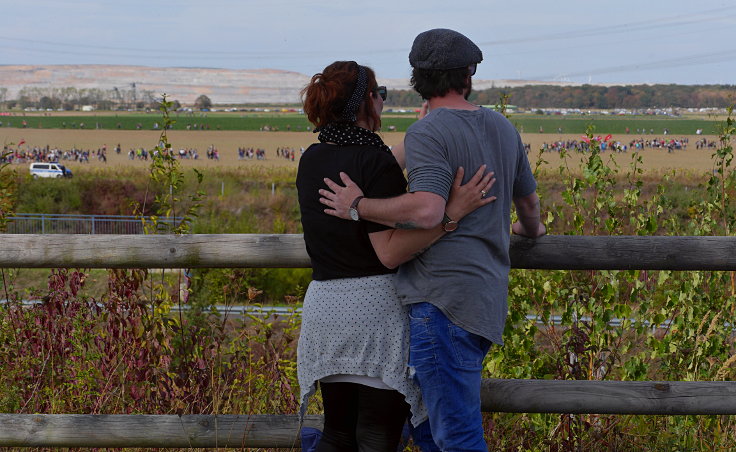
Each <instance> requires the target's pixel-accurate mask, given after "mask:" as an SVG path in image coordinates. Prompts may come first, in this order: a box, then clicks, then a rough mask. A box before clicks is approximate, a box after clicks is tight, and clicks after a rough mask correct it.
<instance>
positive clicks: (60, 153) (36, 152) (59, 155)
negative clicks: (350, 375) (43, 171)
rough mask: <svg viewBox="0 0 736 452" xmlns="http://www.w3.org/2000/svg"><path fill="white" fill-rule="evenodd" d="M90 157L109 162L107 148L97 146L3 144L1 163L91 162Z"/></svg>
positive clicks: (0, 156)
mask: <svg viewBox="0 0 736 452" xmlns="http://www.w3.org/2000/svg"><path fill="white" fill-rule="evenodd" d="M90 158H92V159H94V158H96V159H97V160H98V161H100V162H103V163H107V149H105V148H97V150H96V151H95V150H91V149H78V148H76V147H72V148H71V149H65V150H62V149H60V148H58V147H51V146H48V145H47V146H45V147H39V146H28V147H20V146H17V147H14V146H7V145H6V146H3V152H2V154H1V155H0V163H34V162H49V163H58V162H78V163H89V161H90Z"/></svg>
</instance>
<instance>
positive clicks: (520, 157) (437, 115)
mask: <svg viewBox="0 0 736 452" xmlns="http://www.w3.org/2000/svg"><path fill="white" fill-rule="evenodd" d="M482 60H483V54H482V52H481V50H480V49H479V48H478V46H476V45H475V44H474V43H473V42H472V41H471V40H470V39H468V38H467V37H466V36H464V35H462V34H460V33H458V32H456V31H453V30H447V29H434V30H429V31H425V32H423V33H420V34H419V35H418V36H417V37H416V39H415V40H414V44H413V46H412V49H411V52H410V53H409V63H410V64H411V66H412V68H413V70H412V78H411V83H412V86H413V87H414V89H415V90H416V91H417V92H418V93H419V94H420V95H421V96H422V98H424V99H426V100H427V103H426V104H427V105H428V110H429V113H428V114H427V115H426V116H425V117H424V118H423V119H421V120H419V121H417V122H416V123H414V124H413V125H412V126H411V127H409V129H408V131H407V133H406V138H405V139H404V145H405V149H406V151H405V152H406V170H407V175H408V179H409V192H408V193H406V194H404V195H401V196H398V197H395V198H389V199H368V198H363V199H359V200H358V201H359V203H355V202H354V200H356V198H357V197H358V196H359V195H362V192H361V191H360V189H359V188H358V187H357V186H355V184H354V183H352V181H350V180H349V179H348V178H346V177H345V178H343V182H345V183H346V187H341V186H338V185H337V184H334V183H328V186H329V187H330V189H331V190H332V191H331V192H327V193H326V194H324V193H323V196H324V197H325V199H324V201H323V202H324V203H325V204H326V205H327V206H328V207H329V209H326V210H325V212H327V213H329V214H332V215H337V216H340V217H342V218H346V219H349V218H351V217H350V215H349V214H350V212H349V210H350V206H351V205H352V207H353V209H352V210H354V211H355V212H354V215H353V216H352V218H353V220H354V219H355V218H356V217H357V218H359V219H363V220H368V221H374V222H378V223H382V224H387V225H389V226H392V227H395V228H433V227H439V225H441V227H442V228H443V229H444V230H445V232H446V233H445V235H444V236H443V237H442V238H441V239H440V240H439V241H437V242H436V243H435V244H434V245H432V246H431V247H430V248H428V249H426V250H425V251H424V252H423V253H421V254H419V255H418V256H417V257H416V258H415V259H413V260H411V261H409V262H407V263H405V264H403V265H402V266H401V267H400V268H399V273H398V277H397V290H398V293H399V296H400V297H401V299H402V300H403V302H404V303H405V304H407V305H409V309H410V311H409V312H410V325H411V328H410V329H411V341H410V344H411V350H410V358H409V365H410V366H411V367H412V368H413V370H414V371H415V376H416V378H417V381H418V383H419V385H420V387H421V390H422V396H423V399H424V403H425V404H426V405H427V409H428V412H429V423H430V426H431V432H432V436H433V437H434V440H435V443H436V444H437V446H438V447H439V448H440V449H441V450H443V451H486V450H487V446H486V443H485V440H484V437H483V426H482V419H481V413H480V383H481V369H482V364H483V359H484V357H485V355H486V353H487V352H488V350H489V348H490V346H491V344H493V343H495V344H498V345H501V344H503V338H502V334H503V330H504V324H505V321H506V313H507V302H506V298H507V295H508V272H509V268H510V259H509V241H510V231H509V230H510V229H511V230H512V231H513V232H514V233H515V234H519V235H523V236H526V237H531V238H536V237H539V236H541V235H543V234H544V233H545V232H546V230H545V227H544V225H543V224H542V223H541V221H540V210H539V197H538V196H537V194H536V181H535V180H534V176H533V175H532V172H531V168H530V167H529V162H528V160H527V157H526V153H525V151H524V145H523V143H522V141H521V137H520V136H519V133H518V132H517V131H516V129H515V128H514V126H513V125H512V124H511V123H510V122H509V121H508V120H507V119H506V118H505V117H504V116H503V115H501V114H499V113H497V112H495V111H493V110H489V109H486V108H481V107H478V106H477V105H473V104H472V103H470V102H468V101H467V99H468V96H469V94H470V91H471V77H472V76H473V75H474V74H475V70H476V66H477V64H478V63H480V62H481V61H482ZM482 165H485V166H486V169H487V170H488V171H492V172H494V173H495V178H496V183H495V184H494V185H493V186H492V187H491V189H490V192H485V191H481V193H478V196H482V197H490V196H496V197H497V201H496V202H493V203H489V204H486V205H484V206H483V207H481V208H479V209H477V210H475V211H474V212H472V213H471V214H469V215H467V216H466V217H464V218H463V219H462V221H461V222H460V223H459V224H458V223H457V222H456V221H454V220H453V219H452V218H449V217H448V216H447V214H445V204H446V202H447V198H448V195H449V193H450V189H451V186H452V183H453V175H454V174H455V172H456V171H457V169H458V168H460V167H462V168H465V169H473V170H475V169H476V168H479V167H481V166H482ZM470 176H471V174H470V172H468V174H467V175H466V177H465V180H464V181H463V183H465V182H467V180H468V179H470ZM512 201H513V204H514V206H515V207H516V211H517V214H518V219H519V221H517V222H516V223H514V224H513V225H511V220H510V218H511V215H510V212H511V207H512V206H511V202H512Z"/></svg>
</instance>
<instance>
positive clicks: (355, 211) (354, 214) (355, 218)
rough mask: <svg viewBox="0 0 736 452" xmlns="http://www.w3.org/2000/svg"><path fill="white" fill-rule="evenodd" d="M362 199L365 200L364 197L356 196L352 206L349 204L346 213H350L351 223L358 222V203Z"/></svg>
mask: <svg viewBox="0 0 736 452" xmlns="http://www.w3.org/2000/svg"><path fill="white" fill-rule="evenodd" d="M363 198H365V196H358V197H357V198H355V199H354V200H353V202H352V204H350V209H349V210H348V212H350V219H351V220H353V221H360V215H358V203H359V202H360V200H361V199H363Z"/></svg>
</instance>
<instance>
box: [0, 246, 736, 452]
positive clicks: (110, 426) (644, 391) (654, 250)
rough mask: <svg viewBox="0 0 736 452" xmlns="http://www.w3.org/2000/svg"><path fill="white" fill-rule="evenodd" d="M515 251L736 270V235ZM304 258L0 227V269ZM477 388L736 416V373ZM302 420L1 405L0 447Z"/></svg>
mask: <svg viewBox="0 0 736 452" xmlns="http://www.w3.org/2000/svg"><path fill="white" fill-rule="evenodd" d="M510 254H511V265H512V267H514V268H527V269H547V270H552V269H556V270H586V269H588V270H627V269H639V270H714V271H716V270H723V271H736V237H640V236H615V237H612V236H596V237H590V236H544V237H541V238H539V239H537V240H530V239H525V238H522V237H517V236H514V237H512V240H511V248H510ZM309 266H310V263H309V258H308V256H307V253H306V250H305V248H304V242H303V239H302V236H301V235H300V234H263V235H261V234H222V235H219V234H218V235H205V234H196V235H184V236H174V235H153V236H150V235H149V236H139V235H114V236H106V235H94V236H91V235H60V234H57V235H53V236H48V235H21V234H12V235H11V234H0V268H56V267H66V268H234V267H272V268H286V267H309ZM481 394H482V408H483V410H484V411H496V412H526V413H578V414H582V413H590V414H594V413H595V414H649V415H685V414H695V415H697V414H722V415H733V414H736V383H734V382H678V381H661V382H635V381H561V380H484V381H483V386H482V391H481ZM320 424H321V418H320V417H319V416H311V417H309V418H308V419H307V420H306V422H305V425H308V426H319V425H320ZM298 428H299V425H298V420H297V419H296V417H295V416H268V415H250V416H247V415H184V416H176V415H161V416H159V415H66V414H58V415H31V414H29V415H17V414H0V446H14V447H23V446H45V447H295V448H298V447H300V445H299V442H298V439H297V438H298V435H297V432H298Z"/></svg>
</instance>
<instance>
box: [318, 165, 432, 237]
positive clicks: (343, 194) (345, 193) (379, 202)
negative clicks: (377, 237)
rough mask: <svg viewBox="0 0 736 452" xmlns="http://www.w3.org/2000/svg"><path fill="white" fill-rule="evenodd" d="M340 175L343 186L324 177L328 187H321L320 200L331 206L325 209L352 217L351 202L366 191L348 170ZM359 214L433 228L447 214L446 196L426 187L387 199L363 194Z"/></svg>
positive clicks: (376, 220)
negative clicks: (350, 175)
mask: <svg viewBox="0 0 736 452" xmlns="http://www.w3.org/2000/svg"><path fill="white" fill-rule="evenodd" d="M340 179H341V180H342V182H343V183H344V184H345V186H344V187H343V186H341V185H339V184H337V183H335V182H333V181H332V180H331V179H327V178H325V184H327V187H329V190H325V189H321V190H320V191H319V194H320V195H321V196H322V197H321V198H320V202H322V204H324V205H326V206H327V207H328V209H325V213H327V214H329V215H333V216H336V217H340V218H344V219H346V220H349V219H350V212H349V210H350V206H351V204H352V203H353V201H354V200H355V198H357V197H358V196H362V195H363V190H361V189H360V187H358V186H357V185H356V184H355V182H353V181H352V179H350V177H348V175H347V174H345V173H340ZM358 214H359V215H360V218H361V219H363V220H368V221H372V222H374V223H380V224H384V225H386V226H390V227H392V228H395V229H431V228H433V227H435V226H437V225H438V224H440V222H441V221H442V218H443V217H444V215H445V199H444V198H443V197H442V196H440V195H437V194H435V193H430V192H425V191H418V192H414V193H404V194H403V195H399V196H396V197H393V198H385V199H378V198H376V199H371V198H364V199H362V200H361V201H360V203H359V204H358Z"/></svg>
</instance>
